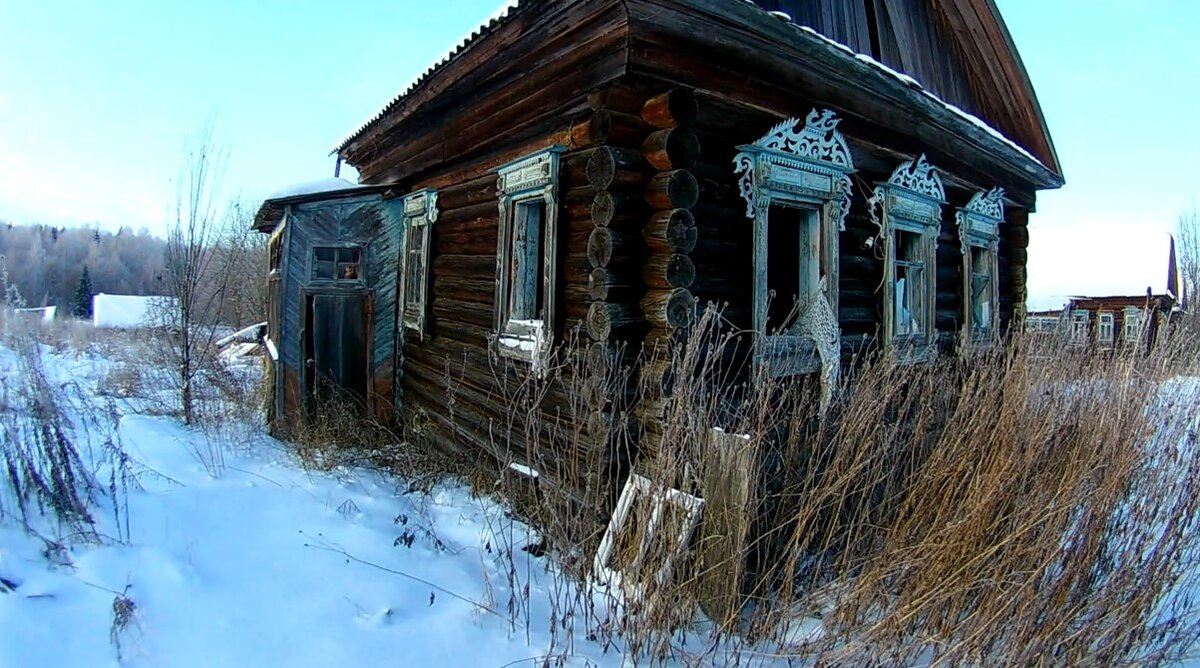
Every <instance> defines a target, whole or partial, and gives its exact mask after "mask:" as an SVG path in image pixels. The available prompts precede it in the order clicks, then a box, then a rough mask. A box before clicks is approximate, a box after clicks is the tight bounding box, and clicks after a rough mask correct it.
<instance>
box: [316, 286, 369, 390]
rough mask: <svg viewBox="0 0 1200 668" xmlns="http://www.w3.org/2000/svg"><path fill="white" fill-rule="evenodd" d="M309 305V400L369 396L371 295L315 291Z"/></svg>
mask: <svg viewBox="0 0 1200 668" xmlns="http://www.w3.org/2000/svg"><path fill="white" fill-rule="evenodd" d="M307 301H308V304H307V306H308V308H307V309H306V311H307V313H306V318H305V319H306V321H307V322H306V323H305V324H306V327H305V331H306V332H307V333H308V335H307V336H306V337H305V362H304V364H305V374H304V375H305V380H306V383H305V385H306V388H305V389H306V392H307V394H308V397H307V398H308V400H309V401H310V402H311V403H316V404H318V405H319V404H322V403H325V402H329V401H334V400H341V399H349V400H352V401H355V402H364V401H366V397H367V376H368V373H367V359H368V354H367V353H368V351H367V344H368V341H367V332H368V331H369V329H370V328H369V323H368V322H367V319H368V313H367V295H366V294H364V293H361V292H357V293H340V294H321V293H317V294H313V295H310V296H309V297H308V300H307Z"/></svg>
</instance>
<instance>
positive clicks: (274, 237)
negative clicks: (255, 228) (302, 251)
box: [267, 219, 287, 275]
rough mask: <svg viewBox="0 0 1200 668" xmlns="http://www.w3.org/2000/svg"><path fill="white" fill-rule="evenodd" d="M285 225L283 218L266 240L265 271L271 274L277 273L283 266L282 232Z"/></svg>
mask: <svg viewBox="0 0 1200 668" xmlns="http://www.w3.org/2000/svg"><path fill="white" fill-rule="evenodd" d="M286 227H287V221H286V219H285V220H284V222H282V223H280V224H279V225H278V226H277V227H276V228H275V231H274V232H271V236H270V238H269V239H268V240H267V273H269V274H271V275H277V274H278V273H279V272H280V270H281V269H282V268H283V233H284V229H285V228H286Z"/></svg>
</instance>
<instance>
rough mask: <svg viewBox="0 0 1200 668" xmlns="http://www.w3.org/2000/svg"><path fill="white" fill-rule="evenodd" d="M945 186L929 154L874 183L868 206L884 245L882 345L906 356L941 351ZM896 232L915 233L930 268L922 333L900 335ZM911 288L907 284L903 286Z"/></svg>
mask: <svg viewBox="0 0 1200 668" xmlns="http://www.w3.org/2000/svg"><path fill="white" fill-rule="evenodd" d="M945 203H946V191H945V188H944V187H943V185H942V177H941V175H940V174H939V173H938V170H937V168H936V167H934V166H933V165H930V164H929V163H928V162H927V161H926V160H925V156H924V155H921V156H920V157H918V158H917V159H916V160H911V161H909V162H905V163H903V164H901V165H900V166H899V167H897V168H896V170H895V171H894V172H892V176H891V178H889V179H888V180H887V182H886V183H880V184H878V185H877V186H876V187H875V192H874V194H873V195H872V197H871V199H870V201H869V202H868V206H869V209H870V212H871V216H872V218H874V220H875V224H876V225H877V226H878V227H879V237H880V239H882V240H883V243H884V244H885V246H886V247H885V249H884V281H883V306H884V307H883V309H882V310H883V336H884V345H885V347H887V348H888V349H891V350H894V351H896V352H897V353H899V355H900V359H901V360H903V361H914V362H916V361H926V360H929V359H931V358H933V357H934V356H936V352H937V347H936V344H937V242H938V235H939V234H940V233H941V226H942V205H943V204H945ZM897 232H908V233H913V234H917V235H918V237H919V243H918V244H917V249H918V252H919V254H920V256H919V257H920V259H921V262H922V263H923V265H924V266H925V268H926V270H925V271H924V272H923V275H922V277H921V279H922V280H921V285H920V286H919V288H920V289H921V291H922V293H923V294H922V295H921V296H922V297H923V303H924V309H923V311H924V312H923V313H921V314H920V325H921V333H920V334H915V335H914V334H903V335H897V334H896V303H895V300H896V288H897V281H898V276H897V271H896V268H897V234H896V233H897ZM905 289H906V290H907V289H908V287H907V284H906V286H905Z"/></svg>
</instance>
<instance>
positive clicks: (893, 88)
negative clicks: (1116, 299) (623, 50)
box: [625, 0, 1063, 190]
mask: <svg viewBox="0 0 1200 668" xmlns="http://www.w3.org/2000/svg"><path fill="white" fill-rule="evenodd" d="M625 2H626V6H627V7H628V9H629V13H630V40H631V60H630V71H631V72H633V73H636V74H641V75H646V76H651V77H654V78H658V79H663V80H667V81H671V82H673V83H676V84H679V85H687V86H692V87H695V88H699V89H706V90H715V91H720V92H721V93H722V94H724V95H727V96H729V97H732V98H742V99H744V100H746V101H751V102H754V103H757V104H759V105H761V106H763V107H764V108H767V107H768V106H770V108H772V109H774V110H778V109H779V108H781V107H782V106H783V105H787V104H794V103H795V93H794V92H793V91H795V90H797V89H799V90H801V91H802V95H803V96H804V97H806V98H808V99H810V100H811V101H812V102H814V103H816V104H818V105H819V106H824V107H828V108H831V109H834V110H836V111H838V112H840V113H842V114H845V115H849V116H854V117H857V118H860V119H862V120H864V121H866V122H868V123H872V124H874V125H878V126H880V127H885V128H889V129H890V130H891V131H893V132H897V133H904V134H908V135H910V136H911V137H912V138H913V139H914V140H916V141H917V142H918V143H920V144H921V145H924V146H930V147H931V148H932V149H935V150H936V152H938V153H940V154H942V155H945V156H949V157H950V158H952V159H953V160H955V161H957V162H960V163H962V164H964V165H978V166H981V167H985V168H986V169H987V171H988V172H989V173H999V174H1003V175H1004V178H1003V179H1001V185H1011V184H1016V185H1023V186H1024V187H1025V188H1033V189H1039V190H1040V189H1049V188H1058V187H1061V186H1062V185H1063V179H1062V177H1061V176H1060V175H1059V174H1058V173H1057V172H1055V171H1054V170H1052V169H1050V168H1049V167H1047V166H1046V165H1043V164H1042V163H1041V162H1039V161H1038V160H1037V159H1036V158H1034V157H1033V156H1032V155H1029V154H1027V153H1026V152H1025V151H1022V150H1021V149H1019V148H1016V147H1014V146H1012V145H1010V144H1009V143H1008V142H1006V141H1004V140H1002V139H1000V138H998V137H996V136H994V135H993V134H992V132H989V131H988V130H987V129H984V128H982V127H979V126H978V125H976V124H975V123H974V122H972V121H971V120H970V119H969V118H967V117H966V116H965V115H964V114H962V113H960V112H955V111H954V110H952V109H950V108H949V106H947V105H946V104H945V103H944V102H942V101H941V100H939V99H938V98H936V97H934V96H933V95H932V94H930V93H928V92H927V91H925V90H924V89H923V88H921V87H919V86H914V85H913V84H912V83H910V82H907V81H905V80H904V79H902V78H900V77H897V76H895V75H894V74H892V73H889V72H886V71H885V70H883V69H882V68H880V67H878V66H876V65H873V64H871V63H870V62H867V61H865V60H863V59H861V58H859V57H857V56H856V55H855V54H853V53H852V52H849V50H848V49H846V48H845V47H843V46H841V45H837V44H834V43H831V42H830V41H829V40H827V39H825V38H823V37H821V36H819V35H816V34H815V33H812V32H811V31H808V30H807V29H802V28H800V27H799V26H796V25H794V24H792V23H790V22H786V21H782V20H780V19H778V18H776V17H773V16H771V15H770V14H768V13H766V12H764V11H762V10H760V9H759V8H757V7H755V6H753V5H751V4H749V3H742V2H730V1H729V0H625ZM776 101H777V102H779V103H780V105H776V104H773V103H774V102H776ZM801 111H802V110H796V113H800V112H801Z"/></svg>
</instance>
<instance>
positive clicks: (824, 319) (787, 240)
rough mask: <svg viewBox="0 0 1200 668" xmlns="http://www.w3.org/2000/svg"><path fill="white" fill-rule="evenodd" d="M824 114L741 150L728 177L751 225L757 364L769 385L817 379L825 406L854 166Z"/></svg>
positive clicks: (836, 343) (833, 363) (834, 372)
mask: <svg viewBox="0 0 1200 668" xmlns="http://www.w3.org/2000/svg"><path fill="white" fill-rule="evenodd" d="M838 123H839V119H838V118H837V117H836V116H834V114H833V112H831V111H819V110H816V109H814V110H813V111H812V112H811V113H809V114H808V117H807V118H806V119H805V123H804V125H803V127H799V126H800V121H799V120H798V119H795V118H791V119H788V120H786V121H783V122H782V123H780V124H778V125H776V126H775V127H773V128H771V131H770V132H768V133H767V134H766V135H765V136H763V137H762V138H761V139H759V140H758V141H756V142H754V143H753V144H750V145H745V146H739V147H738V150H739V151H740V153H738V155H737V157H735V158H734V172H735V173H736V174H738V175H739V176H740V178H739V180H738V187H739V189H740V191H741V194H742V197H743V198H744V199H745V200H746V217H747V218H752V219H753V220H754V329H755V331H756V332H758V335H759V339H758V342H759V343H758V346H757V349H756V353H755V360H756V362H757V365H758V368H760V369H762V370H763V371H764V372H765V373H766V374H767V375H768V376H769V377H774V376H786V375H793V374H798V373H812V372H815V371H821V372H822V381H823V388H824V390H825V395H826V396H825V397H824V399H825V401H826V402H827V401H828V395H829V394H830V393H831V392H832V388H833V386H834V385H836V383H837V376H838V373H839V370H840V365H841V337H840V330H839V329H838V321H837V307H838V232H840V231H841V230H844V229H845V225H846V223H845V221H846V214H847V213H848V212H849V210H850V174H852V173H853V172H854V163H853V160H852V159H851V156H850V149H849V147H848V146H847V145H846V139H845V138H844V137H843V136H842V134H841V133H840V132H838V130H837V126H838Z"/></svg>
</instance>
